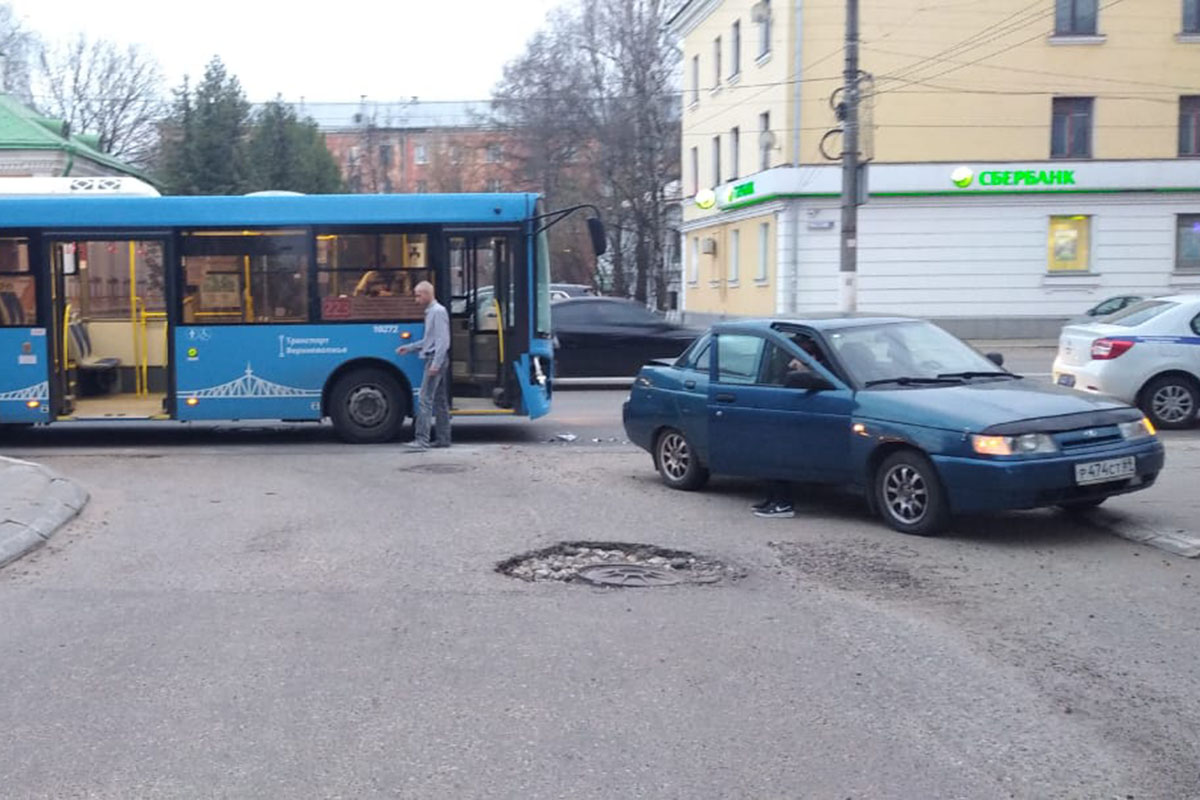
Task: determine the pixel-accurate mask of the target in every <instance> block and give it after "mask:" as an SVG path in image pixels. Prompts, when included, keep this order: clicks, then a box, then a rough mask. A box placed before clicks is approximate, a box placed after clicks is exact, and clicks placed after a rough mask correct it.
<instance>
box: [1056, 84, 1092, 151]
mask: <svg viewBox="0 0 1200 800" xmlns="http://www.w3.org/2000/svg"><path fill="white" fill-rule="evenodd" d="M1092 103H1093V101H1092V98H1090V97H1056V98H1054V105H1053V121H1052V123H1051V129H1050V157H1051V158H1091V157H1092Z"/></svg>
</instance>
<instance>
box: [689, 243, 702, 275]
mask: <svg viewBox="0 0 1200 800" xmlns="http://www.w3.org/2000/svg"><path fill="white" fill-rule="evenodd" d="M689 266H690V271H689V273H688V280H689V281H690V282H692V283H696V282H698V281H699V280H700V237H699V236H693V237H692V263H691V264H690V265H689Z"/></svg>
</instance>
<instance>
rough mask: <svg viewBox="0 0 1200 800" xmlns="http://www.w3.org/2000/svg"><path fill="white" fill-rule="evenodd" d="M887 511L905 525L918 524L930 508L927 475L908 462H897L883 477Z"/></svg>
mask: <svg viewBox="0 0 1200 800" xmlns="http://www.w3.org/2000/svg"><path fill="white" fill-rule="evenodd" d="M883 495H884V502H885V503H886V504H887V511H888V513H889V514H891V515H892V516H893V517H895V518H896V519H897V520H898V521H899V522H902V523H903V524H905V525H917V524H919V523H920V522H921V520H922V519H924V517H925V514H926V512H928V510H929V489H928V487H927V486H926V485H925V477H924V476H923V475H921V473H920V472H918V471H917V470H916V469H914V468H913V467H912V466H910V465H908V464H897V465H896V466H894V467H892V468H891V469H890V470H888V472H887V474H886V475H884V478H883Z"/></svg>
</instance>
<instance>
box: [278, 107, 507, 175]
mask: <svg viewBox="0 0 1200 800" xmlns="http://www.w3.org/2000/svg"><path fill="white" fill-rule="evenodd" d="M296 109H297V112H298V113H300V114H301V116H309V117H311V118H312V119H313V120H315V121H316V123H317V125H318V127H319V128H320V129H321V131H322V132H323V133H324V134H325V142H326V145H327V146H328V147H329V151H330V152H331V153H332V154H333V156H334V158H335V159H336V160H337V162H338V165H339V166H340V167H341V170H342V176H343V178H344V179H345V181H346V185H347V186H348V187H349V188H350V190H351V191H354V192H366V193H382V194H390V193H393V192H405V193H407V192H508V191H520V190H523V188H524V187H523V186H522V185H519V184H521V179H520V178H519V175H518V173H519V169H518V164H517V160H516V159H515V158H514V155H515V153H514V144H513V141H512V137H510V136H508V135H507V134H506V133H505V132H504V131H502V130H499V129H498V128H497V127H496V126H495V125H493V124H491V122H490V109H489V107H488V104H487V103H466V102H437V101H434V102H429V101H425V102H421V101H415V100H414V101H412V102H398V103H378V102H368V101H361V102H359V103H303V104H298V105H297V106H296Z"/></svg>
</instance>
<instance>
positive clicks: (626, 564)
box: [496, 542, 743, 588]
mask: <svg viewBox="0 0 1200 800" xmlns="http://www.w3.org/2000/svg"><path fill="white" fill-rule="evenodd" d="M496 571H497V572H500V573H502V574H504V575H508V576H510V577H513V578H519V579H520V580H523V581H528V582H530V583H538V582H542V581H558V582H560V583H573V582H575V581H579V582H581V583H588V584H590V585H592V586H606V587H625V588H636V587H646V588H649V587H655V586H674V585H676V584H680V583H701V584H713V583H720V582H721V581H722V580H726V579H729V580H736V579H737V578H740V577H741V576H742V574H743V573H742V572H741V571H740V570H738V569H736V568H734V567H731V566H729V565H728V564H724V563H722V562H720V561H717V560H716V559H713V558H709V557H707V556H701V555H697V554H696V553H689V552H687V551H685V550H669V549H666V548H663V547H656V546H654V545H650V544H631V543H628V542H560V543H559V544H556V545H553V546H552V547H545V548H543V549H541V550H535V551H533V552H530V553H523V554H521V555H519V556H514V557H512V558H509V559H507V560H505V561H502V562H500V563H499V564H497V565H496Z"/></svg>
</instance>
